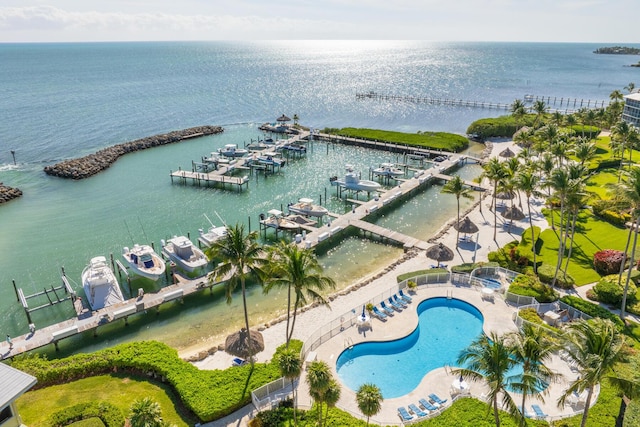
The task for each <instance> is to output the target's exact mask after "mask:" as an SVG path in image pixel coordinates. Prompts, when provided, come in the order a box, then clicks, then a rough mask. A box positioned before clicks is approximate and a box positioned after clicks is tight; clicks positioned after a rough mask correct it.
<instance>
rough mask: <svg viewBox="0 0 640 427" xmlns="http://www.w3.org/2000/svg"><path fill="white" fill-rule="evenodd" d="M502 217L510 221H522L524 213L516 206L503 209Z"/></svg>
mask: <svg viewBox="0 0 640 427" xmlns="http://www.w3.org/2000/svg"><path fill="white" fill-rule="evenodd" d="M502 216H503V217H505V218H507V219H510V220H514V219H515V220H516V221H519V220H521V219H524V213H522V211H521V210H520V209H518V208H517V207H516V206H510V207H508V208H507V209H505V210H504V212H502Z"/></svg>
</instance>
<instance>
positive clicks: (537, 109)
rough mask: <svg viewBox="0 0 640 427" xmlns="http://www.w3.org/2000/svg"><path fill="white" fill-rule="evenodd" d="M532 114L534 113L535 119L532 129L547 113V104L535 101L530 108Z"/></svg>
mask: <svg viewBox="0 0 640 427" xmlns="http://www.w3.org/2000/svg"><path fill="white" fill-rule="evenodd" d="M532 109H533V112H534V113H536V118H535V119H534V121H533V127H534V128H535V127H536V125H537V124H538V123H539V121H540V119H541V118H543V117H544V115H545V114H546V112H547V109H548V108H547V104H546V103H545V102H544V101H542V100H537V101H536V102H534V103H533V106H532Z"/></svg>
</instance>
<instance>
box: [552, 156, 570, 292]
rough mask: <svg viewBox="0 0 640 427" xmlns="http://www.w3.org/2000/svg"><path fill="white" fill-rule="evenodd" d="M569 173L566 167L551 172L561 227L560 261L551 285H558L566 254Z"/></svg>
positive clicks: (559, 232) (559, 239)
mask: <svg viewBox="0 0 640 427" xmlns="http://www.w3.org/2000/svg"><path fill="white" fill-rule="evenodd" d="M570 181H571V180H570V179H569V173H568V172H567V170H566V169H565V168H559V169H554V170H553V172H552V173H551V186H552V187H553V189H554V190H555V192H556V194H557V196H558V198H559V199H560V229H559V231H558V261H557V263H556V271H555V274H554V276H553V282H552V283H551V286H555V285H556V280H557V278H558V272H559V271H560V266H561V265H562V258H563V256H564V249H565V248H564V239H563V232H564V225H563V224H564V214H565V211H564V210H565V200H566V198H567V191H568V189H569V184H570Z"/></svg>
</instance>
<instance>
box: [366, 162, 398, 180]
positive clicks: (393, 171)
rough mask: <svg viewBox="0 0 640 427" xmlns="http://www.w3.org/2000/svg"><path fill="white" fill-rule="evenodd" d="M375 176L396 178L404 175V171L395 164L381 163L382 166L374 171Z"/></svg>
mask: <svg viewBox="0 0 640 427" xmlns="http://www.w3.org/2000/svg"><path fill="white" fill-rule="evenodd" d="M373 174H374V175H377V176H386V177H394V176H402V175H404V171H403V170H402V169H400V168H397V167H395V165H394V164H393V163H380V166H379V167H377V168H375V169H374V170H373Z"/></svg>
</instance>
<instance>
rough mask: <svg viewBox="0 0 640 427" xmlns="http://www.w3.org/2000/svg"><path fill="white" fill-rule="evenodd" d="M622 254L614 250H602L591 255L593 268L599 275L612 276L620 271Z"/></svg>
mask: <svg viewBox="0 0 640 427" xmlns="http://www.w3.org/2000/svg"><path fill="white" fill-rule="evenodd" d="M623 258H624V252H622V251H618V250H615V249H604V250H602V251H598V252H596V253H595V254H593V267H594V268H595V269H596V271H597V272H598V273H599V274H602V275H607V274H614V273H618V272H619V271H620V266H621V265H622V260H623Z"/></svg>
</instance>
